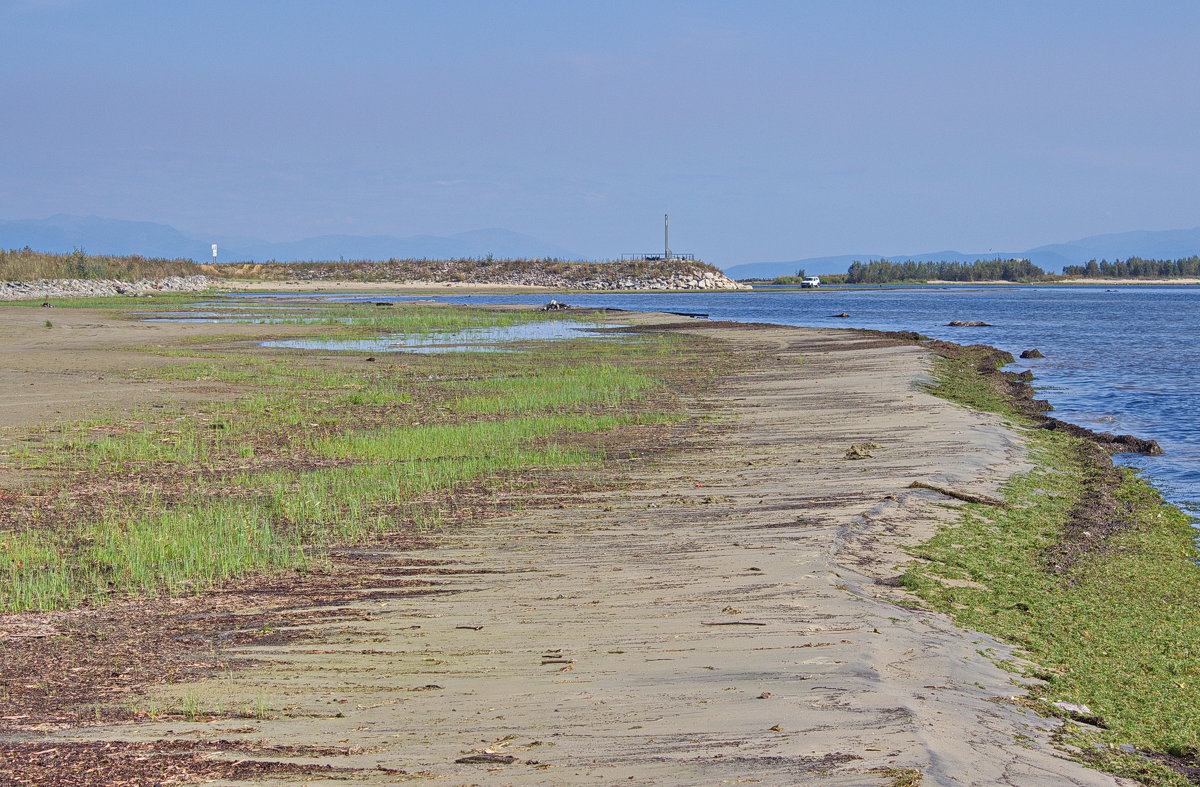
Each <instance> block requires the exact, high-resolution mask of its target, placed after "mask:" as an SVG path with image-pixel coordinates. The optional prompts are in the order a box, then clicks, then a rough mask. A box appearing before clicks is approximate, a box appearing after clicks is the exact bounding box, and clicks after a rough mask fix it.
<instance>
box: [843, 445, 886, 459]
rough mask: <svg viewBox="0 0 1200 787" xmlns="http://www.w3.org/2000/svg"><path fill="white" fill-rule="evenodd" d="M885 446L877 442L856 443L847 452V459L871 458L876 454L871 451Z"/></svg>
mask: <svg viewBox="0 0 1200 787" xmlns="http://www.w3.org/2000/svg"><path fill="white" fill-rule="evenodd" d="M882 447H883V446H881V445H879V444H877V443H855V444H854V445H852V446H850V450H849V451H847V452H846V457H845V458H846V459H870V458H871V457H872V456H874V454H873V453H871V451H873V450H874V449H876V448H882Z"/></svg>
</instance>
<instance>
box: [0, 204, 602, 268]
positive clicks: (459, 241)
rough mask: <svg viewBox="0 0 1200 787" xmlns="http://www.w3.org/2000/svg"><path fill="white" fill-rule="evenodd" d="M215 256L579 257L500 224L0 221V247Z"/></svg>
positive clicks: (69, 218)
mask: <svg viewBox="0 0 1200 787" xmlns="http://www.w3.org/2000/svg"><path fill="white" fill-rule="evenodd" d="M213 243H216V244H217V246H218V258H217V259H218V261H221V262H264V261H266V260H277V261H279V262H296V261H305V260H339V259H346V260H387V259H392V258H397V259H408V258H411V259H453V258H458V257H487V256H488V255H489V254H490V255H492V256H495V257H557V258H559V259H570V260H574V259H579V255H577V254H575V253H574V252H572V251H571V250H569V249H565V248H563V247H561V246H556V245H554V244H552V243H548V242H546V241H544V240H541V239H540V238H535V237H533V236H530V235H523V234H521V233H519V232H513V231H511V230H505V229H482V230H471V231H470V232H461V233H458V234H456V235H449V236H444V237H443V236H440V235H411V236H407V237H393V236H390V235H369V236H364V235H320V236H317V237H313V238H304V239H301V240H294V241H283V242H277V243H272V242H269V241H265V240H260V239H257V238H246V237H227V236H201V235H195V234H187V233H183V232H180V231H179V230H177V229H175V228H174V227H171V226H169V225H166V224H155V223H152V222H148V221H123V220H120V219H104V218H98V217H96V216H69V215H66V214H58V215H56V216H51V217H49V218H45V219H23V220H18V221H0V248H4V249H20V248H24V247H25V246H29V247H30V248H32V249H34V250H35V251H41V252H47V253H51V254H66V253H69V252H71V251H73V250H75V249H83V250H84V251H86V252H87V253H89V254H111V255H127V254H140V255H142V256H143V257H166V258H168V259H176V258H179V259H190V260H195V261H197V262H209V261H210V260H211V259H212V257H211V244H213Z"/></svg>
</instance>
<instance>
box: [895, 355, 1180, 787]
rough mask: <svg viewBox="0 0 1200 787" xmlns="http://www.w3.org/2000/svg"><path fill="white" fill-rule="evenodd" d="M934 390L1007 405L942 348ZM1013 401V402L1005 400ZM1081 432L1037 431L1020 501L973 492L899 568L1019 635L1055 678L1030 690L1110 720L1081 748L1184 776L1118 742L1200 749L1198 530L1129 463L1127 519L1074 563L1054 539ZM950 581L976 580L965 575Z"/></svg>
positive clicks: (975, 624)
mask: <svg viewBox="0 0 1200 787" xmlns="http://www.w3.org/2000/svg"><path fill="white" fill-rule="evenodd" d="M938 367H939V373H940V379H939V384H938V385H937V386H935V388H934V390H935V391H939V392H942V393H944V394H945V393H948V394H952V395H953V396H954V398H955V399H956V400H957V401H966V402H970V403H972V404H973V405H975V406H983V408H984V409H991V410H997V411H1000V412H1006V410H1007V407H1006V405H1005V404H1004V403H1003V402H997V401H996V400H995V399H994V398H993V397H992V395H991V394H990V393H988V392H987V391H986V390H983V389H982V387H981V386H980V385H979V384H977V383H975V382H972V381H971V380H970V375H969V374H960V373H957V372H961V370H962V364H959V363H957V362H954V361H944V360H939V361H938ZM1006 414H1010V415H1011V413H1010V412H1006ZM1079 443H1080V441H1079V438H1074V437H1069V436H1066V435H1064V434H1061V433H1057V432H1043V431H1040V430H1037V431H1031V432H1030V434H1029V435H1028V445H1029V447H1030V451H1031V458H1032V459H1033V461H1034V463H1035V465H1036V466H1035V469H1034V470H1032V471H1030V472H1028V473H1024V474H1022V475H1019V476H1017V477H1014V478H1013V479H1011V480H1010V482H1009V483H1008V484H1007V485H1006V487H1005V490H1004V493H1005V499H1006V501H1007V502H1008V503H1009V504H1010V506H1011V507H1010V508H1006V509H1000V508H995V507H989V506H982V505H967V506H964V507H963V514H962V515H961V517H960V518H959V520H958V521H957V522H956V523H955V524H953V525H951V526H949V527H945V528H943V529H942V530H941V531H939V533H938V534H937V535H935V536H934V537H933V538H932V539H931V540H929V541H928V542H926V543H925V544H922V545H921V546H919V547H917V548H916V549H914V550H913V553H914V554H915V555H917V556H919V557H921V558H923V559H924V561H925V562H920V563H917V564H914V565H913V566H911V567H910V568H909V569H908V571H907V572H906V573H905V574H904V577H903V581H904V583H905V585H906V586H907V587H909V588H910V589H912V590H914V591H915V592H916V593H917V594H918V595H919V596H920V597H921V598H923V599H924V600H925V601H926V602H928V603H929V604H930V605H931V606H933V607H934V608H936V609H939V610H942V611H944V612H947V613H949V614H951V615H952V616H954V618H955V619H956V620H957V621H958V622H959V623H961V624H963V625H966V626H969V627H971V628H975V629H978V630H980V631H985V632H988V633H990V634H993V635H996V636H998V637H1000V638H1002V639H1004V640H1007V641H1009V642H1012V643H1014V644H1017V645H1019V646H1020V647H1021V648H1023V649H1024V651H1025V652H1026V653H1027V654H1028V657H1029V658H1030V659H1031V660H1032V661H1034V662H1036V663H1037V664H1038V665H1039V667H1038V669H1037V670H1036V672H1035V674H1036V675H1037V676H1038V677H1040V678H1042V679H1043V680H1044V681H1045V683H1044V684H1041V685H1038V686H1036V687H1035V688H1033V690H1032V695H1033V697H1034V699H1035V701H1036V702H1037V703H1039V707H1040V708H1041V709H1042V710H1043V711H1045V712H1053V708H1052V706H1051V705H1050V703H1051V702H1053V701H1055V700H1065V701H1068V702H1074V703H1082V704H1085V705H1087V706H1088V707H1089V708H1090V709H1091V710H1092V711H1093V712H1094V713H1095V714H1096V715H1097V716H1099V717H1100V718H1102V719H1103V720H1104V723H1105V726H1106V727H1107V729H1105V730H1092V729H1090V728H1078V729H1077V730H1075V731H1074V732H1072V733H1071V734H1070V735H1069V736H1068V741H1069V742H1073V743H1075V744H1076V745H1081V746H1083V747H1084V748H1085V756H1084V759H1087V760H1089V761H1092V762H1094V763H1095V764H1098V765H1099V766H1101V767H1104V768H1105V769H1107V770H1111V771H1113V772H1117V773H1120V774H1122V775H1127V776H1130V777H1132V778H1138V779H1140V780H1142V781H1144V782H1145V783H1147V784H1164V785H1165V784H1180V785H1183V784H1187V783H1188V782H1187V781H1186V779H1184V778H1183V777H1182V776H1179V775H1178V774H1176V773H1174V772H1173V771H1170V770H1169V769H1167V768H1166V767H1165V766H1162V765H1159V764H1157V763H1151V762H1148V761H1146V760H1144V759H1142V758H1139V757H1132V756H1129V755H1127V754H1124V753H1121V752H1120V751H1119V750H1117V749H1116V748H1114V747H1116V746H1118V745H1120V744H1132V745H1133V746H1135V747H1137V748H1138V749H1140V750H1144V751H1154V752H1165V753H1169V754H1172V755H1176V756H1182V757H1195V756H1196V755H1197V753H1198V752H1200V594H1198V593H1197V588H1198V587H1200V565H1198V564H1197V559H1198V558H1200V551H1198V550H1197V547H1196V530H1195V529H1194V528H1193V527H1192V526H1191V521H1190V520H1189V518H1188V517H1187V516H1186V515H1184V514H1183V513H1182V512H1181V511H1179V510H1178V509H1177V508H1175V507H1173V506H1170V505H1167V504H1166V503H1164V502H1163V500H1162V498H1161V496H1160V495H1159V494H1158V493H1157V492H1156V491H1155V490H1154V489H1153V488H1152V487H1151V486H1150V485H1149V484H1148V483H1147V482H1146V481H1144V480H1143V479H1141V478H1139V477H1138V476H1137V475H1136V474H1135V473H1133V472H1132V471H1125V480H1124V482H1123V483H1122V484H1121V485H1120V487H1119V488H1118V489H1117V491H1116V493H1115V496H1116V498H1117V500H1118V504H1119V505H1120V506H1121V507H1122V510H1123V513H1124V516H1125V517H1126V518H1127V520H1128V521H1129V523H1130V526H1129V527H1128V528H1127V529H1125V530H1123V531H1121V532H1118V533H1116V534H1114V535H1111V536H1109V537H1107V538H1106V539H1105V540H1104V543H1103V544H1099V543H1097V544H1096V545H1095V547H1094V549H1092V550H1090V551H1089V553H1088V555H1087V556H1086V557H1085V558H1084V559H1082V560H1080V561H1078V562H1076V563H1074V564H1073V565H1071V566H1070V567H1069V568H1068V569H1066V570H1065V571H1059V570H1055V569H1054V566H1052V565H1050V564H1049V561H1048V559H1047V550H1048V549H1050V548H1051V547H1053V546H1055V545H1056V544H1058V543H1059V542H1060V541H1061V540H1062V539H1063V538H1064V532H1065V524H1066V522H1067V521H1068V517H1069V515H1070V512H1071V510H1072V509H1073V508H1074V507H1075V505H1076V504H1077V503H1078V502H1079V501H1080V499H1081V496H1083V495H1085V494H1087V493H1088V492H1087V485H1086V483H1085V480H1086V479H1087V477H1088V474H1089V472H1091V467H1090V466H1089V464H1088V460H1087V459H1086V453H1085V452H1081V451H1080V446H1079ZM945 580H950V581H954V580H969V582H970V583H974V584H967V585H965V586H964V585H962V584H961V583H960V584H952V583H951V582H947V581H945Z"/></svg>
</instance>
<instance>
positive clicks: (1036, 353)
mask: <svg viewBox="0 0 1200 787" xmlns="http://www.w3.org/2000/svg"><path fill="white" fill-rule="evenodd" d="M1021 357H1022V358H1045V357H1046V356H1044V355H1042V351H1041V350H1038V349H1036V348H1034V349H1031V350H1026V351H1025V352H1023V353H1021Z"/></svg>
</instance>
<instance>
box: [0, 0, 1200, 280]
mask: <svg viewBox="0 0 1200 787" xmlns="http://www.w3.org/2000/svg"><path fill="white" fill-rule="evenodd" d="M0 34H2V35H3V38H2V39H0V40H2V41H3V45H2V46H0V101H2V104H0V106H2V107H3V115H2V116H0V219H19V218H36V217H42V216H47V215H50V214H52V213H59V212H63V213H75V214H85V215H86V214H95V215H99V216H105V217H111V218H121V219H133V220H147V221H157V222H162V223H166V224H172V225H174V226H176V227H178V228H180V229H183V230H185V231H191V232H212V233H219V234H225V235H236V234H244V235H252V236H258V237H263V238H267V239H269V240H287V239H293V238H299V237H304V236H310V235H318V234H325V233H349V234H393V235H410V234H420V233H430V234H450V233H455V232H461V231H466V230H472V229H478V228H484V227H505V228H508V229H512V230H516V231H519V232H525V233H528V234H531V235H535V236H538V237H541V238H544V239H546V240H548V241H552V242H554V243H556V244H558V245H560V246H564V247H567V248H571V249H574V250H577V251H578V252H580V253H582V254H584V255H588V256H596V257H606V256H613V255H618V254H620V253H622V252H628V251H640V250H643V249H646V248H654V247H656V246H657V244H658V243H659V240H660V232H661V230H660V222H661V216H662V214H663V213H667V212H669V213H670V214H671V223H672V238H673V243H672V246H673V247H675V249H676V250H678V251H691V252H695V253H697V254H698V255H700V256H701V257H703V258H705V259H708V260H710V261H713V262H716V263H719V264H721V265H731V264H736V263H740V262H753V261H762V260H784V259H797V258H803V257H811V256H818V255H826V254H841V253H866V252H875V253H889V254H897V253H907V252H921V251H933V250H939V249H950V248H955V249H959V250H962V251H987V250H989V249H995V250H998V251H999V250H1021V249H1025V248H1028V247H1031V246H1035V245H1038V244H1042V243H1050V242H1055V241H1061V240H1068V239H1071V238H1075V237H1080V236H1084V235H1090V234H1095V233H1101V232H1119V231H1124V230H1131V229H1167V228H1175V227H1194V226H1197V225H1200V210H1198V205H1197V196H1196V193H1197V184H1198V183H1200V147H1198V146H1197V143H1196V141H1195V140H1196V131H1195V129H1196V128H1197V126H1198V121H1200V90H1198V89H1197V87H1196V84H1195V82H1194V80H1195V79H1196V75H1197V74H1200V47H1197V46H1196V45H1195V41H1196V39H1197V36H1198V34H1200V4H1198V3H1191V2H1153V1H1151V2H1138V3H1133V2H1103V1H1102V0H1097V1H1096V2H1069V1H1057V2H1044V1H1043V2H1012V1H1011V0H1009V1H1007V2H1004V3H993V2H989V3H983V2H966V1H965V0H956V1H955V2H922V1H921V0H911V1H910V2H895V1H894V0H891V1H889V2H865V1H864V2H856V1H855V0H844V1H842V2H829V1H827V2H755V1H754V0H743V2H737V3H734V2H705V1H704V0H699V1H696V2H654V1H653V0H641V1H640V2H616V1H612V2H610V1H606V0H592V1H591V2H586V3H577V2H568V1H567V0H562V1H561V2H549V1H546V0H541V1H538V2H532V1H526V2H512V1H511V0H508V1H506V2H498V1H497V2H484V1H483V0H474V1H466V0H464V1H458V0H430V1H428V2H426V1H424V0H411V1H408V2H405V1H404V0H395V1H394V2H371V1H366V0H363V1H358V2H356V1H355V0H341V2H336V3H335V2H306V1H305V0H286V1H284V2H255V1H254V0H241V1H239V2H225V1H223V0H207V1H206V2H199V1H195V0H172V2H162V1H161V0H152V1H149V2H133V1H128V0H108V1H102V0H0Z"/></svg>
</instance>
